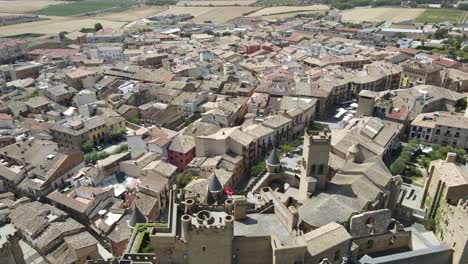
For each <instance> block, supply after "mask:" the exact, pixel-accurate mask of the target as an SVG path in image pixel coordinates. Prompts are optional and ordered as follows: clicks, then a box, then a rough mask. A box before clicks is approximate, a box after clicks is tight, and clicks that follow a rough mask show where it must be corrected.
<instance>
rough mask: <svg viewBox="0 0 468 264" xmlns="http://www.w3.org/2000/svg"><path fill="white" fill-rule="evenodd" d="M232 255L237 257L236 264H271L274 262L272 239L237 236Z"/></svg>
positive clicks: (267, 237)
mask: <svg viewBox="0 0 468 264" xmlns="http://www.w3.org/2000/svg"><path fill="white" fill-rule="evenodd" d="M232 254H233V255H235V256H236V257H235V263H242V264H271V263H272V262H273V250H272V248H271V238H270V237H269V236H265V237H242V236H236V237H235V238H234V241H233V248H232Z"/></svg>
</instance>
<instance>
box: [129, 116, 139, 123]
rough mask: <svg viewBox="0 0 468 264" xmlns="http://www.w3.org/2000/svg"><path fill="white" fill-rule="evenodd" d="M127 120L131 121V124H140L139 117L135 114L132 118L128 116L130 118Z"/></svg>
mask: <svg viewBox="0 0 468 264" xmlns="http://www.w3.org/2000/svg"><path fill="white" fill-rule="evenodd" d="M128 121H129V122H130V123H133V124H136V125H140V124H141V120H140V118H138V117H136V116H135V117H132V118H130V119H128Z"/></svg>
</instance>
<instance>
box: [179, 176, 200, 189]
mask: <svg viewBox="0 0 468 264" xmlns="http://www.w3.org/2000/svg"><path fill="white" fill-rule="evenodd" d="M195 178H196V176H193V175H191V174H182V173H181V174H179V175H177V177H176V179H177V182H178V183H179V187H180V188H184V187H185V186H187V184H189V183H190V182H191V181H192V180H194V179H195Z"/></svg>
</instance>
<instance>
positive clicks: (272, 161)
mask: <svg viewBox="0 0 468 264" xmlns="http://www.w3.org/2000/svg"><path fill="white" fill-rule="evenodd" d="M266 168H267V171H268V172H269V173H278V172H280V169H281V163H280V160H279V159H278V154H277V153H276V148H273V150H272V151H271V153H270V156H269V157H268V159H267V160H266Z"/></svg>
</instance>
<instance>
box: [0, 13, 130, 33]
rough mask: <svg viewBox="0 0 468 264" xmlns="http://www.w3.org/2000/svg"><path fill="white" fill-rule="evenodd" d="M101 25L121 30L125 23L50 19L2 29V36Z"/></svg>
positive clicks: (99, 20) (80, 19)
mask: <svg viewBox="0 0 468 264" xmlns="http://www.w3.org/2000/svg"><path fill="white" fill-rule="evenodd" d="M98 22H99V23H101V24H102V25H103V26H104V27H113V28H119V27H121V26H123V25H124V24H125V22H116V21H108V20H102V19H94V18H76V19H70V18H68V17H50V19H48V20H43V21H36V22H31V23H23V24H16V25H9V26H4V27H1V28H0V29H1V30H0V36H2V37H4V36H13V35H21V34H27V33H34V34H53V33H57V32H61V31H68V32H70V31H74V30H80V29H81V28H85V27H88V28H92V27H93V26H94V24H95V23H98Z"/></svg>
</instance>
